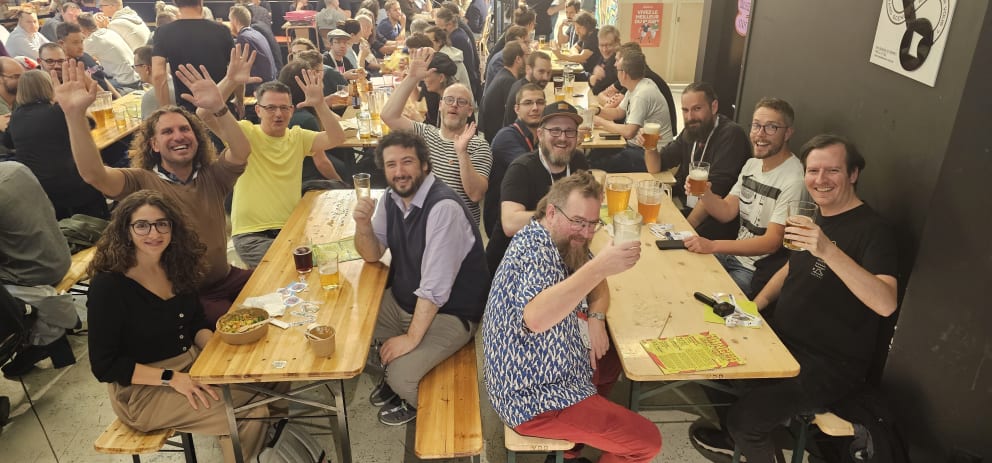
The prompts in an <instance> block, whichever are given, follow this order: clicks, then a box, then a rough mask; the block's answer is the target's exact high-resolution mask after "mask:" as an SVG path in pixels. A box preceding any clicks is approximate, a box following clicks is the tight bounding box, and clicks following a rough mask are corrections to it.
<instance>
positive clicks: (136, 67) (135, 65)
mask: <svg viewBox="0 0 992 463" xmlns="http://www.w3.org/2000/svg"><path fill="white" fill-rule="evenodd" d="M62 61H65V60H62ZM48 64H52V63H48ZM146 67H148V65H147V64H132V65H131V69H134V70H135V71H137V70H138V68H146Z"/></svg>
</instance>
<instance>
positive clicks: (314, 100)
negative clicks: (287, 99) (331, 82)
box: [296, 69, 326, 108]
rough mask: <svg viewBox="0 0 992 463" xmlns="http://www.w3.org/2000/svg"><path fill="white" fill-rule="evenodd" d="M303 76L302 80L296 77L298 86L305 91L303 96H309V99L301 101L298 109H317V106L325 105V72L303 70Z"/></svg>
mask: <svg viewBox="0 0 992 463" xmlns="http://www.w3.org/2000/svg"><path fill="white" fill-rule="evenodd" d="M301 74H302V77H303V78H302V79H300V76H296V85H299V86H300V88H301V89H303V94H304V95H306V96H307V99H306V100H303V101H301V102H300V104H298V105H296V107H297V108H305V107H307V106H309V107H311V108H316V107H317V105H319V104H322V103H324V71H322V70H321V71H312V70H310V69H303V71H302V72H301ZM324 104H326V103H324Z"/></svg>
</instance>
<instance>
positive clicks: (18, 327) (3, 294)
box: [0, 285, 32, 365]
mask: <svg viewBox="0 0 992 463" xmlns="http://www.w3.org/2000/svg"><path fill="white" fill-rule="evenodd" d="M31 320H32V319H31V318H28V316H27V311H26V310H25V304H24V302H22V301H20V300H18V299H17V298H15V297H14V296H11V295H10V292H8V291H7V288H5V287H4V286H3V285H0V365H3V364H5V363H7V361H8V360H10V359H11V357H13V356H14V354H16V353H18V352H19V351H20V350H21V349H23V348H24V347H25V346H27V344H28V336H29V335H30V334H31Z"/></svg>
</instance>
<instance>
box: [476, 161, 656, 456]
mask: <svg viewBox="0 0 992 463" xmlns="http://www.w3.org/2000/svg"><path fill="white" fill-rule="evenodd" d="M545 173H547V172H545ZM602 191H603V190H602V186H601V185H600V184H599V183H598V182H596V180H595V179H594V178H593V176H592V174H590V173H589V172H586V171H580V172H577V173H575V174H573V175H571V176H569V177H566V178H564V179H562V180H560V181H558V182H556V183H555V184H554V185H553V186H551V189H550V190H549V191H548V195H547V196H545V197H544V198H543V199H542V200H541V202H540V204H539V205H538V207H537V213H536V214H535V215H534V217H533V218H532V219H531V220H529V222H528V224H527V225H526V226H525V227H523V229H521V230H520V231H519V232H517V234H516V236H514V238H513V242H512V243H511V244H510V248H509V249H508V250H507V253H506V258H505V259H504V260H503V263H502V264H500V266H499V270H497V272H496V275H495V277H494V279H493V285H492V290H491V292H490V294H489V301H488V303H487V304H486V311H485V316H484V317H483V321H482V344H483V348H484V356H485V359H484V364H485V370H484V373H485V379H486V381H485V383H486V389H487V391H488V392H489V399H490V401H491V402H492V404H493V408H494V409H495V410H496V414H497V415H499V417H500V419H502V420H503V422H504V423H505V424H506V425H507V426H509V427H511V428H513V429H514V431H516V432H518V433H520V434H523V435H529V436H537V437H543V438H552V439H567V440H570V441H572V442H576V443H578V444H580V445H578V446H576V447H575V448H573V449H572V450H569V451H567V452H566V453H565V457H566V458H565V461H570V462H589V460H587V459H585V458H582V457H579V456H578V454H579V453H580V452H581V450H582V444H590V445H593V446H595V447H597V448H599V449H600V450H602V451H603V457H602V459H601V460H600V461H626V462H649V461H651V460H652V458H654V456H655V455H657V454H658V452H659V451H660V450H661V435H660V434H659V433H658V429H657V428H656V427H655V425H654V424H653V423H651V422H650V421H648V420H647V419H646V418H644V417H642V416H640V415H638V414H637V413H636V412H632V411H630V410H629V409H627V408H625V407H623V406H621V405H618V404H615V403H613V402H610V401H609V400H608V399H607V396H608V395H609V392H610V390H611V388H612V386H613V384H614V383H615V382H616V379H617V377H618V376H619V374H620V360H619V358H618V357H617V354H616V349H615V348H614V347H613V346H611V342H610V339H609V336H608V335H607V332H606V312H607V310H608V309H609V306H610V291H609V287H608V286H607V283H606V277H608V276H611V275H616V274H618V273H621V272H623V271H625V270H628V269H630V268H631V267H633V266H634V264H636V263H637V260H638V259H639V258H640V255H641V246H640V242H637V241H631V242H627V243H615V245H610V244H608V245H606V246H604V247H603V249H602V251H600V252H599V254H597V255H596V256H595V257H591V255H590V253H589V242H590V241H591V240H592V237H593V235H594V234H595V232H596V230H597V229H599V228H600V227H601V226H602V221H600V220H599V207H600V204H601V203H602V200H603V196H602V195H603V193H602Z"/></svg>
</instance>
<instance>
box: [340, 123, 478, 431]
mask: <svg viewBox="0 0 992 463" xmlns="http://www.w3.org/2000/svg"><path fill="white" fill-rule="evenodd" d="M375 162H376V165H377V166H378V167H379V168H380V169H383V170H384V171H385V174H386V181H387V183H388V184H389V189H387V190H386V193H385V194H384V195H383V197H382V199H381V200H380V201H379V202H378V204H376V202H375V201H374V200H372V199H370V198H359V199H358V202H357V204H356V205H355V211H354V218H355V248H356V249H357V250H358V253H359V254H361V256H362V258H363V259H365V260H366V261H367V262H378V261H379V259H380V258H382V255H383V254H384V253H385V252H386V249H389V250H390V252H391V254H392V261H391V262H390V274H389V282H388V283H387V288H386V290H385V294H383V296H382V304H381V305H380V308H379V319H378V321H377V322H376V326H375V332H374V334H373V340H374V341H375V342H377V343H381V347H380V348H379V349H378V355H379V362H381V364H382V365H384V366H385V369H386V371H385V375H384V377H383V380H382V381H380V383H379V384H378V385H377V386H376V388H375V389H373V390H372V395H371V397H369V401H370V402H372V404H373V405H376V406H380V407H382V408H381V409H380V410H379V421H380V422H382V423H383V424H386V425H391V426H397V425H401V424H405V423H408V422H410V421H412V420H413V419H415V418H416V417H417V387H418V385H419V383H420V379H421V378H423V376H424V375H425V374H427V372H429V371H430V370H431V369H432V368H434V366H435V365H437V364H439V363H441V362H442V361H444V360H445V359H446V358H448V357H449V356H451V355H452V354H454V353H455V352H456V351H458V349H460V348H461V347H462V346H464V345H465V344H466V343H468V342H470V341H471V339H472V336H473V335H474V334H475V331H476V328H477V327H478V324H479V321H480V320H481V319H482V311H483V308H484V307H485V304H486V297H487V296H488V294H489V283H490V277H489V271H488V269H487V268H486V258H485V254H484V252H483V250H482V237H481V235H480V234H479V228H478V227H477V226H475V221H474V220H473V219H472V215H471V214H470V213H469V211H468V208H467V207H466V206H465V204H464V203H463V202H462V201H461V199H460V198H459V196H458V195H457V194H456V193H455V191H454V190H452V189H451V188H450V187H449V186H447V185H445V184H444V182H442V181H439V180H438V179H437V177H435V176H434V174H433V173H431V163H430V153H429V152H428V148H427V144H426V142H425V141H424V139H423V138H421V137H420V136H419V135H417V134H416V133H414V132H410V131H403V130H398V131H395V132H392V133H390V134H389V135H387V136H385V137H383V138H382V140H380V141H379V146H378V147H377V148H376V152H375ZM374 356H375V352H373V357H374ZM372 363H373V364H374V363H378V362H376V361H375V360H373V361H372Z"/></svg>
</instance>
